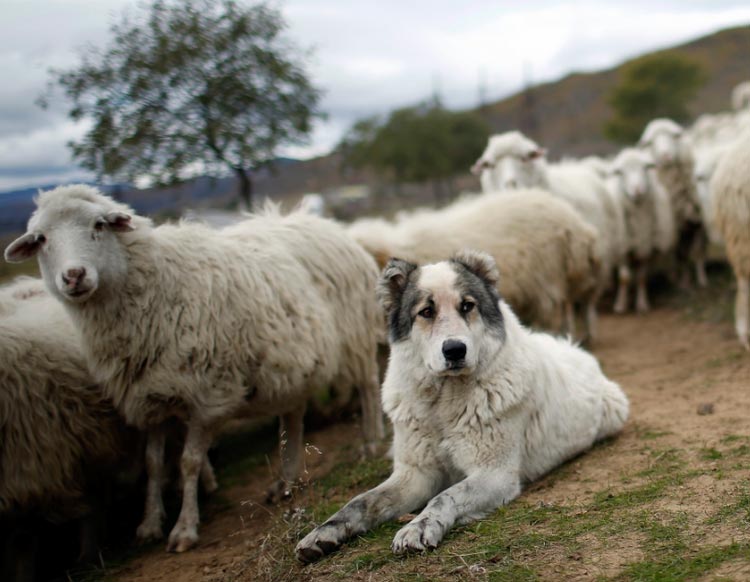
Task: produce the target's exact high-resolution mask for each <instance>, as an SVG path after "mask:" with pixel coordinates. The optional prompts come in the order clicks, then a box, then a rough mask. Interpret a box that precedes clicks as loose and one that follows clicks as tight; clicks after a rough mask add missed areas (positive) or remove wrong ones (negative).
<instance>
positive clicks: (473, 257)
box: [453, 250, 500, 287]
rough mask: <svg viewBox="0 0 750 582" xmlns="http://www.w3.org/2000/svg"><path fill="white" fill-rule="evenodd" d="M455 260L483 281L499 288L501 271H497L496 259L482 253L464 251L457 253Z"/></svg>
mask: <svg viewBox="0 0 750 582" xmlns="http://www.w3.org/2000/svg"><path fill="white" fill-rule="evenodd" d="M453 260H454V261H455V262H457V263H459V264H460V265H463V266H464V267H466V268H467V269H468V270H469V271H470V272H471V273H474V274H475V275H476V276H477V277H479V278H480V279H482V280H483V281H486V282H487V283H489V284H490V285H492V286H493V287H497V283H498V281H500V271H498V269H497V264H496V263H495V259H493V258H492V257H491V256H490V255H489V254H487V253H485V252H482V251H474V250H463V251H459V252H458V253H456V254H455V255H454V257H453Z"/></svg>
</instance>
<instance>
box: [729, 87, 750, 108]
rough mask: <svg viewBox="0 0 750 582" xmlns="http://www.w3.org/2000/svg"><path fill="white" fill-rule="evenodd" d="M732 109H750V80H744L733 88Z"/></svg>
mask: <svg viewBox="0 0 750 582" xmlns="http://www.w3.org/2000/svg"><path fill="white" fill-rule="evenodd" d="M732 109H734V110H735V111H741V110H743V109H750V81H743V82H742V83H739V84H738V85H737V86H736V87H735V88H734V89H732Z"/></svg>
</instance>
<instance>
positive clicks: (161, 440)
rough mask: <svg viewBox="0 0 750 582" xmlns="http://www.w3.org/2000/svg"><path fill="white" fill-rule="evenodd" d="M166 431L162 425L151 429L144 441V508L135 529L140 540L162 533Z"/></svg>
mask: <svg viewBox="0 0 750 582" xmlns="http://www.w3.org/2000/svg"><path fill="white" fill-rule="evenodd" d="M165 441H166V432H165V430H164V428H163V427H159V428H156V429H153V430H151V431H150V432H149V433H148V439H147V441H146V473H147V474H148V483H147V484H146V509H145V512H144V515H143V521H142V522H141V525H139V526H138V529H137V530H136V536H137V538H138V539H139V540H140V541H146V540H158V539H161V537H162V536H163V535H164V534H163V533H162V529H161V524H162V520H163V519H164V503H163V501H162V497H161V493H162V487H163V483H164V444H165Z"/></svg>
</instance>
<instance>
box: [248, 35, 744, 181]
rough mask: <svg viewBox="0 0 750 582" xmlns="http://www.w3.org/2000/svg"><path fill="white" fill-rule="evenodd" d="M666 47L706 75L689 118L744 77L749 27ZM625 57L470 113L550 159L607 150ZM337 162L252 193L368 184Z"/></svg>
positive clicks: (724, 103) (301, 170) (296, 172)
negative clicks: (521, 136)
mask: <svg viewBox="0 0 750 582" xmlns="http://www.w3.org/2000/svg"><path fill="white" fill-rule="evenodd" d="M667 50H668V51H674V52H675V53H678V54H681V55H684V56H687V57H690V58H693V59H695V60H696V61H698V62H699V63H700V64H701V66H703V68H704V70H705V72H706V76H707V81H706V84H705V85H704V86H703V88H702V89H701V90H700V92H699V93H698V95H697V97H696V99H695V100H694V102H693V103H692V104H691V107H690V111H691V112H692V113H693V114H694V115H695V116H697V115H699V114H701V113H704V112H711V113H713V112H718V111H722V110H726V109H729V95H730V93H731V91H732V89H733V88H734V86H735V85H736V84H737V83H739V82H740V81H745V80H747V79H750V26H741V27H737V28H730V29H726V30H722V31H720V32H717V33H714V34H711V35H708V36H704V37H701V38H699V39H697V40H694V41H691V42H688V43H686V44H682V45H679V46H675V47H671V48H667V49H663V51H667ZM663 51H654V52H663ZM627 62H630V61H626V63H622V64H621V65H619V66H617V67H614V68H612V69H607V70H604V71H599V72H596V73H571V74H569V75H566V76H565V77H563V78H562V79H559V80H557V81H553V82H550V83H544V84H541V85H537V86H535V87H533V88H532V90H531V92H530V94H529V93H528V92H519V93H517V94H515V95H511V96H510V97H507V98H505V99H502V100H500V101H497V102H495V103H491V104H488V105H486V106H484V107H482V108H481V110H479V111H478V112H479V113H480V114H481V115H483V116H484V118H485V119H486V120H487V123H488V124H489V126H490V128H491V130H492V132H493V133H500V132H503V131H508V130H511V129H518V128H524V129H525V130H528V128H529V127H531V128H532V129H531V130H528V133H529V135H530V136H531V137H533V138H534V139H536V140H537V141H539V142H540V143H542V144H544V146H545V147H546V148H547V149H548V150H549V152H550V156H551V157H552V158H560V157H563V156H586V155H590V154H600V155H605V154H609V153H612V152H615V151H616V150H617V148H618V146H616V145H615V144H612V143H611V142H608V141H607V140H606V139H605V138H604V135H603V134H602V128H603V127H604V124H605V122H606V121H607V119H608V118H609V117H610V115H611V113H612V112H611V109H610V107H609V105H608V104H607V96H608V94H609V93H610V91H611V90H612V89H613V87H614V86H615V85H616V84H617V82H618V80H619V76H620V73H621V71H622V67H623V65H625V64H627ZM529 95H530V96H529ZM533 128H535V129H533ZM340 163H341V160H340V158H339V156H338V155H337V154H336V153H333V154H331V155H329V156H324V157H321V158H316V159H313V160H309V161H305V162H300V163H299V164H296V165H295V166H294V167H291V168H285V169H284V171H283V172H279V173H278V174H277V175H276V176H275V177H272V179H269V180H264V181H263V183H262V184H259V185H258V190H259V191H261V190H262V191H263V192H267V193H269V194H272V195H273V194H276V195H278V194H280V193H282V192H283V193H295V194H301V193H303V192H309V191H318V192H324V191H327V190H330V189H332V188H336V187H339V186H342V185H347V184H353V183H357V182H362V181H369V182H371V183H372V182H374V180H373V177H372V176H368V175H367V174H364V173H361V172H355V173H349V174H342V172H341V170H340ZM467 171H468V168H467ZM458 183H459V184H460V185H462V186H465V187H467V188H478V187H479V184H478V182H477V180H475V179H473V178H472V177H470V176H469V175H468V172H467V174H466V175H464V176H462V177H459V181H458Z"/></svg>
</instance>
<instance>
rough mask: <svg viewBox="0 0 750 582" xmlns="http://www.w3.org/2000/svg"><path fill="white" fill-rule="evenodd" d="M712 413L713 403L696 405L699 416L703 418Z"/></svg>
mask: <svg viewBox="0 0 750 582" xmlns="http://www.w3.org/2000/svg"><path fill="white" fill-rule="evenodd" d="M713 413H714V403H713V402H704V403H703V404H699V405H698V414H700V415H701V416H705V415H707V414H713Z"/></svg>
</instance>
